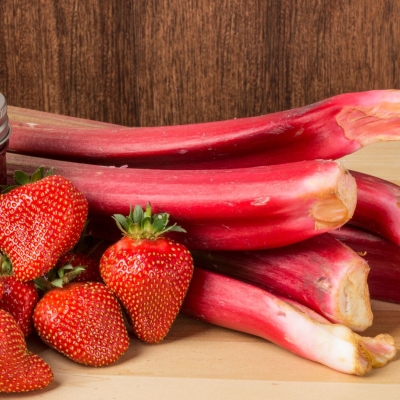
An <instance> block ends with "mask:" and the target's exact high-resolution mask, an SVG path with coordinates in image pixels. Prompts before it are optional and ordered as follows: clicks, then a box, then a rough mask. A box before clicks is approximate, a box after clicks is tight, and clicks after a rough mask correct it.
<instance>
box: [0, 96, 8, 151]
mask: <svg viewBox="0 0 400 400" xmlns="http://www.w3.org/2000/svg"><path fill="white" fill-rule="evenodd" d="M10 135H11V126H10V124H9V122H8V115H7V102H6V98H5V97H4V96H3V95H2V94H1V93H0V146H1V145H3V144H4V143H5V142H7V140H8V138H9V137H10Z"/></svg>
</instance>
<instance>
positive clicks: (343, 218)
mask: <svg viewBox="0 0 400 400" xmlns="http://www.w3.org/2000/svg"><path fill="white" fill-rule="evenodd" d="M338 167H339V173H340V175H339V178H338V179H339V181H338V185H337V189H336V190H335V191H332V192H329V193H326V194H325V196H323V197H322V198H321V199H320V200H319V201H318V202H317V203H316V204H314V206H313V209H312V216H313V218H314V220H315V229H316V230H332V229H336V228H339V227H340V226H342V225H344V224H345V223H346V222H348V221H349V220H350V219H351V217H352V216H353V214H354V210H355V208H356V203H357V184H356V181H355V179H354V178H353V177H352V176H351V175H350V173H349V172H348V171H347V170H346V168H344V167H343V165H341V164H340V163H338Z"/></svg>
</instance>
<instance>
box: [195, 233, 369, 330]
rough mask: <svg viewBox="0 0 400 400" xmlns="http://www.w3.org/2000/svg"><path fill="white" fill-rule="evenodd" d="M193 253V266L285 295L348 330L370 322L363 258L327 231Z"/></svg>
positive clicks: (366, 271) (361, 327)
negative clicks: (257, 246)
mask: <svg viewBox="0 0 400 400" xmlns="http://www.w3.org/2000/svg"><path fill="white" fill-rule="evenodd" d="M193 257H194V260H195V263H196V265H197V266H201V267H202V268H206V269H210V270H213V271H216V272H219V273H221V274H224V275H227V276H231V277H234V278H236V279H239V280H242V281H244V282H248V283H251V284H253V285H256V286H259V287H261V288H264V289H266V290H268V291H269V292H271V293H274V294H278V295H281V296H284V297H287V298H291V299H293V300H295V301H297V302H298V303H300V304H304V305H306V306H307V307H308V308H311V309H313V310H314V311H316V312H318V313H319V314H321V315H323V316H324V317H325V318H327V319H328V320H329V321H331V322H334V323H340V324H343V325H345V326H347V327H349V328H350V329H352V330H355V331H363V330H365V329H366V328H368V327H369V326H371V325H372V320H373V314H372V311H371V304H370V298H369V291H368V285H367V277H368V272H369V266H368V263H367V262H366V261H365V260H364V259H363V258H362V257H361V256H359V255H358V254H357V253H356V252H355V251H353V250H352V249H350V248H349V247H348V246H346V245H344V244H343V243H341V242H340V241H338V240H336V239H335V238H334V237H333V236H331V235H329V234H328V233H325V234H322V235H318V236H315V237H312V238H309V239H307V240H304V241H301V242H299V243H295V244H292V245H289V246H285V247H279V248H276V249H269V250H253V251H229V252H228V251H213V252H211V251H209V252H194V253H193Z"/></svg>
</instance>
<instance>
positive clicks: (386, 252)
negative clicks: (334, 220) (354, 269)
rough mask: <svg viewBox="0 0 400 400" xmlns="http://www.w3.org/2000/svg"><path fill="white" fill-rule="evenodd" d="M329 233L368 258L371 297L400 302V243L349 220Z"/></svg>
mask: <svg viewBox="0 0 400 400" xmlns="http://www.w3.org/2000/svg"><path fill="white" fill-rule="evenodd" d="M329 234H330V235H332V236H334V237H335V238H336V239H338V240H340V241H341V242H343V243H345V244H346V245H347V246H349V247H351V248H352V249H353V250H354V251H356V252H358V253H359V254H360V255H361V256H362V257H363V258H364V259H365V260H366V261H367V262H368V265H369V266H370V272H369V275H368V287H369V292H370V296H371V298H373V299H376V300H382V301H389V302H392V303H400V246H399V245H397V244H395V243H393V242H391V241H390V240H387V239H385V238H383V237H382V236H378V235H376V234H374V233H372V232H369V231H366V230H364V229H361V228H358V227H355V226H350V225H348V224H346V225H345V226H343V227H342V228H340V229H336V230H334V231H332V232H330V233H329Z"/></svg>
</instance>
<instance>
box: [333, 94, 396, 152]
mask: <svg viewBox="0 0 400 400" xmlns="http://www.w3.org/2000/svg"><path fill="white" fill-rule="evenodd" d="M336 122H337V124H338V125H339V126H340V127H341V128H342V129H343V132H344V134H345V136H346V137H347V138H348V139H350V140H353V141H355V142H358V143H359V145H360V147H363V146H367V145H369V144H372V143H375V142H381V141H388V140H400V91H398V90H385V91H384V90H377V91H370V92H368V93H367V96H365V99H364V101H363V102H362V103H361V104H359V105H358V106H344V107H343V109H342V110H341V112H340V113H339V114H338V116H337V117H336Z"/></svg>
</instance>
